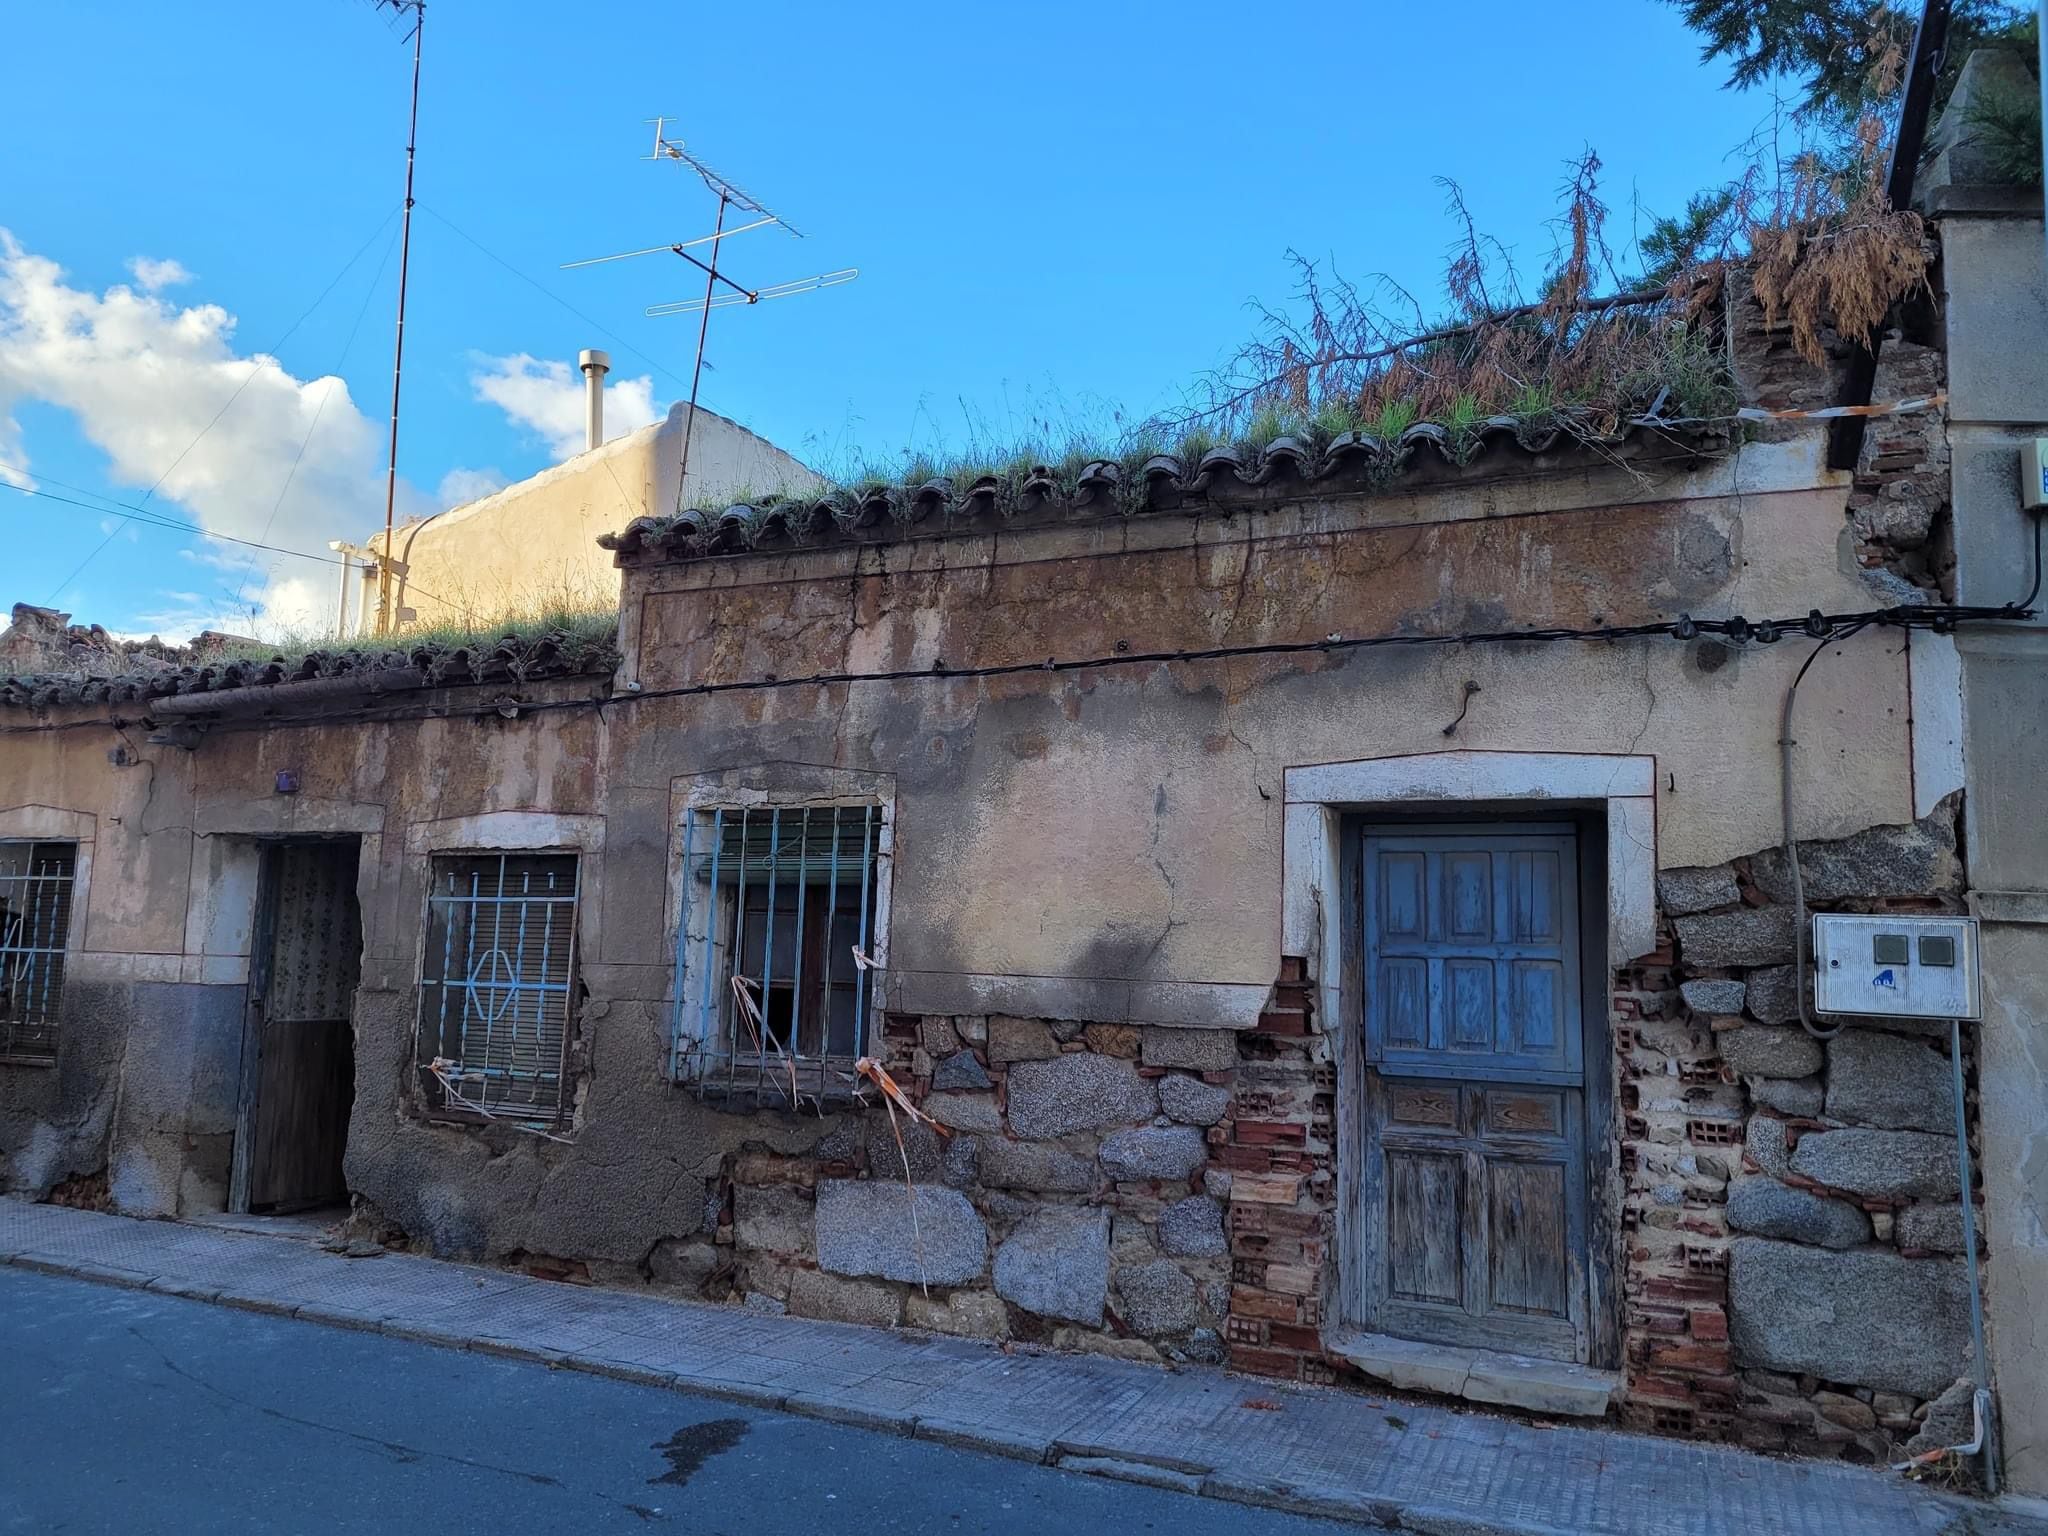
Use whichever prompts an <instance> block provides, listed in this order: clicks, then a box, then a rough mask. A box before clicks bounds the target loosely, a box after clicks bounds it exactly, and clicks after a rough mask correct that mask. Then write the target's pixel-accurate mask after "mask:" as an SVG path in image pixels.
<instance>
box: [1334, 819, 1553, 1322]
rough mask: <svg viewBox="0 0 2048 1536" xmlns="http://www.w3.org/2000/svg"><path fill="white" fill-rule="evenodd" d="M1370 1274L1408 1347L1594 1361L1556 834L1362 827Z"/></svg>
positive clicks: (1370, 1290)
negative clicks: (1425, 1343)
mask: <svg viewBox="0 0 2048 1536" xmlns="http://www.w3.org/2000/svg"><path fill="white" fill-rule="evenodd" d="M1361 874H1362V878H1361V880H1360V885H1361V887H1362V888H1363V890H1364V892H1365V897H1366V899H1365V903H1364V908H1365V910H1364V913H1363V916H1364V919H1365V925H1366V928H1365V934H1364V946H1363V947H1364V951H1365V961H1366V964H1365V975H1366V976H1367V977H1368V978H1369V981H1368V987H1367V995H1366V1017H1365V1020H1364V1026H1365V1046H1366V1106H1365V1115H1364V1117H1363V1120H1364V1128H1365V1136H1366V1148H1365V1159H1364V1168H1365V1185H1366V1187H1365V1204H1366V1209H1367V1213H1368V1214H1367V1218H1366V1220H1367V1233H1366V1244H1365V1247H1366V1268H1367V1274H1366V1276H1365V1277H1364V1283H1363V1286H1362V1287H1361V1288H1357V1289H1354V1295H1355V1296H1357V1295H1358V1290H1359V1289H1362V1292H1363V1294H1362V1296H1360V1297H1359V1302H1360V1305H1359V1311H1360V1312H1361V1314H1362V1315H1363V1317H1364V1318H1365V1320H1366V1322H1367V1325H1368V1326H1369V1327H1374V1328H1377V1329H1379V1330H1381V1331H1385V1332H1388V1333H1392V1334H1396V1335H1398V1336H1400V1337H1405V1338H1414V1339H1420V1340H1429V1341H1437V1342H1443V1343H1451V1344H1465V1345H1477V1346H1480V1347H1484V1348H1489V1349H1500V1350H1507V1351H1512V1352H1515V1353H1520V1354H1531V1355H1540V1356H1544V1357H1548V1358H1554V1359H1564V1360H1577V1361H1581V1362H1583V1361H1584V1360H1585V1359H1586V1358H1587V1348H1588V1330H1587V1325H1586V1269H1587V1265H1586V1257H1585V1254H1586V1242H1587V1212H1586V1174H1585V1125H1584V1121H1585V1113H1586V1111H1585V1083H1584V1078H1583V1075H1582V1073H1583V1066H1582V1062H1583V1058H1584V1054H1585V1051H1584V1034H1585V1025H1584V1019H1583V1017H1582V1014H1581V1012H1580V1004H1581V1000H1580V995H1579V994H1580V981H1579V977H1580V956H1579V954H1578V942H1579V919H1578V899H1579V898H1578V864H1577V849H1576V845H1575V840H1574V839H1573V837H1572V836H1571V835H1569V834H1567V833H1554V832H1548V831H1545V832H1533V831H1516V830H1514V829H1512V828H1502V829H1501V830H1500V831H1499V832H1498V833H1495V832H1491V831H1488V832H1485V833H1483V834H1482V833H1475V832H1467V831H1462V830H1461V831H1459V832H1456V833H1437V834H1426V833H1407V832H1392V831H1390V832H1387V833H1383V834H1382V833H1368V834H1367V836H1366V838H1365V842H1364V850H1363V865H1362V870H1361Z"/></svg>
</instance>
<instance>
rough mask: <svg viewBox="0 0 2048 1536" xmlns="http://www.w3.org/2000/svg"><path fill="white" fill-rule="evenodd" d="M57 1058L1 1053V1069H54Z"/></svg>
mask: <svg viewBox="0 0 2048 1536" xmlns="http://www.w3.org/2000/svg"><path fill="white" fill-rule="evenodd" d="M56 1065H57V1058H56V1056H55V1055H54V1054H52V1055H49V1056H19V1055H7V1054H4V1053H0V1067H54V1066H56Z"/></svg>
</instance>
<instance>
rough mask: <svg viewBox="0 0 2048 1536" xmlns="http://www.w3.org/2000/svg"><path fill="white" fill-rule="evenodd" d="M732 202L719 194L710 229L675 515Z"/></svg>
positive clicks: (686, 474) (679, 504) (687, 468)
mask: <svg viewBox="0 0 2048 1536" xmlns="http://www.w3.org/2000/svg"><path fill="white" fill-rule="evenodd" d="M731 200H732V199H731V197H730V196H729V195H728V194H727V193H725V192H723V191H721V192H720V193H719V194H718V222H717V223H716V224H714V225H712V227H711V264H710V265H709V266H707V267H706V268H705V269H704V313H703V315H702V316H701V317H700V318H699V319H698V321H697V362H696V365H695V366H694V367H692V368H691V369H690V419H689V420H688V421H686V422H684V423H683V467H682V469H681V470H680V471H678V473H677V475H676V510H677V511H678V512H680V511H681V510H682V507H683V486H684V483H685V481H687V480H688V479H689V475H690V434H691V433H693V432H695V431H696V430H697V381H698V380H699V379H701V378H703V377H704V337H705V335H706V334H707V333H708V332H709V331H710V329H711V296H712V294H713V293H714V292H716V290H717V283H718V246H719V237H720V236H721V235H722V234H724V232H725V205H726V204H727V203H729V202H730V201H731ZM677 254H678V255H680V254H681V252H678V253H677Z"/></svg>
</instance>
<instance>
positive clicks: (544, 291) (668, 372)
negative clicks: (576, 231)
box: [416, 201, 687, 384]
mask: <svg viewBox="0 0 2048 1536" xmlns="http://www.w3.org/2000/svg"><path fill="white" fill-rule="evenodd" d="M416 206H417V207H418V208H419V210H420V212H422V213H428V214H432V215H433V216H434V218H435V219H436V220H438V221H439V222H440V223H442V224H445V225H447V226H448V228H449V229H450V230H452V231H453V232H454V233H455V234H457V235H460V236H461V237H462V238H463V239H465V240H467V241H468V242H469V243H470V244H471V245H473V246H475V247H476V248H477V249H478V250H479V251H481V252H482V253H483V254H484V255H486V256H488V257H490V259H491V260H492V261H495V262H496V263H497V264H498V265H499V266H501V267H503V268H504V269H505V270H506V271H507V272H510V273H511V274H512V275H513V276H514V277H516V278H518V279H519V281H521V282H522V283H524V284H526V285H527V286H528V287H529V288H531V289H533V290H534V291H535V292H537V293H539V294H540V295H541V296H542V297H543V298H546V299H550V300H552V301H553V302H555V303H556V304H559V305H560V306H561V307H562V308H563V309H565V310H567V311H568V312H569V313H570V314H572V315H574V316H575V317H576V318H577V319H578V320H581V321H582V322H583V323H584V324H585V325H587V326H589V327H590V328H591V329H592V330H594V331H596V332H597V333H598V334H599V335H600V336H603V337H605V338H606V339H607V340H609V341H610V342H611V344H612V345H613V346H615V347H618V348H620V349H622V350H624V351H627V352H630V353H632V354H633V355H634V356H635V357H637V358H639V359H640V361H641V362H643V363H645V364H646V365H647V366H648V367H650V368H652V369H653V370H654V371H655V372H656V373H659V374H662V375H664V376H666V377H668V378H670V379H673V380H674V381H675V382H676V383H678V384H682V383H685V382H687V381H686V380H685V379H684V377H683V375H681V374H680V373H677V372H676V371H675V370H674V369H673V368H670V367H667V366H666V365H664V364H662V363H659V362H657V361H655V359H653V358H651V357H649V356H648V355H647V354H646V353H645V352H642V351H641V350H640V349H639V348H638V347H636V346H634V345H633V343H631V342H630V341H628V340H626V338H625V337H623V336H621V335H620V334H619V333H618V332H617V331H614V330H612V329H610V328H609V327H607V326H605V325H602V324H600V323H599V322H598V321H596V320H593V319H591V318H590V316H588V315H586V314H585V313H583V311H582V310H580V309H578V308H577V307H576V306H575V305H574V304H571V303H570V302H569V301H568V300H567V299H565V298H563V297H562V296H561V295H560V294H559V293H556V292H555V291H554V290H553V289H552V288H550V287H548V286H547V284H545V283H543V282H541V281H540V279H538V278H535V277H529V276H527V275H526V274H525V273H524V272H522V271H520V270H519V269H518V268H517V267H515V266H513V265H512V263H511V262H509V261H507V260H506V259H505V258H504V257H502V256H500V255H499V254H498V253H497V252H496V251H494V250H492V249H491V248H490V247H489V246H487V245H485V244H484V243H483V241H481V240H479V239H477V237H476V236H475V235H472V234H471V233H470V232H469V231H468V230H466V229H464V228H463V227H462V226H461V225H460V224H457V223H456V222H455V221H454V220H453V219H451V218H449V217H448V215H447V214H445V213H443V212H441V210H440V209H438V208H436V207H434V205H433V204H431V203H428V202H424V201H422V202H420V203H418V204H417V205H416ZM661 249H663V250H667V249H669V247H667V246H663V247H661Z"/></svg>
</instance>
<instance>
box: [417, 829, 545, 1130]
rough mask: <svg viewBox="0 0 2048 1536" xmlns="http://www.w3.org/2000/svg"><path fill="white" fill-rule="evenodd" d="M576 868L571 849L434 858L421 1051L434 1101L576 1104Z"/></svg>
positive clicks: (464, 1106)
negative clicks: (572, 1058)
mask: <svg viewBox="0 0 2048 1536" xmlns="http://www.w3.org/2000/svg"><path fill="white" fill-rule="evenodd" d="M577 875H578V870H577V861H576V855H574V854H572V853H482V854H441V855H437V856H436V857H435V859H434V861H433V889H432V892H431V893H430V895H429V898H428V903H427V939H426V949H425V952H424V954H423V955H422V958H421V965H420V1019H419V1028H418V1032H417V1044H416V1050H417V1064H418V1067H419V1071H420V1078H421V1086H422V1087H423V1088H424V1090H425V1091H426V1094H427V1098H428V1102H429V1103H431V1104H432V1105H433V1106H434V1107H435V1108H436V1109H437V1110H439V1111H442V1112H444V1113H450V1114H456V1115H463V1114H469V1115H477V1116H485V1117H503V1118H507V1119H514V1120H523V1121H541V1122H556V1121H560V1120H561V1119H563V1118H564V1117H565V1116H566V1115H567V1114H568V1113H569V1111H570V1109H571V1108H572V1105H571V1104H570V1102H569V1096H568V1095H567V1094H566V1093H565V1092H564V1086H565V1084H566V1082H567V1080H568V1058H569V1021H570V1017H571V1011H572V1010H571V1000H572V991H573V988H574V986H575V973H576V902H577V895H578V890H577Z"/></svg>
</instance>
